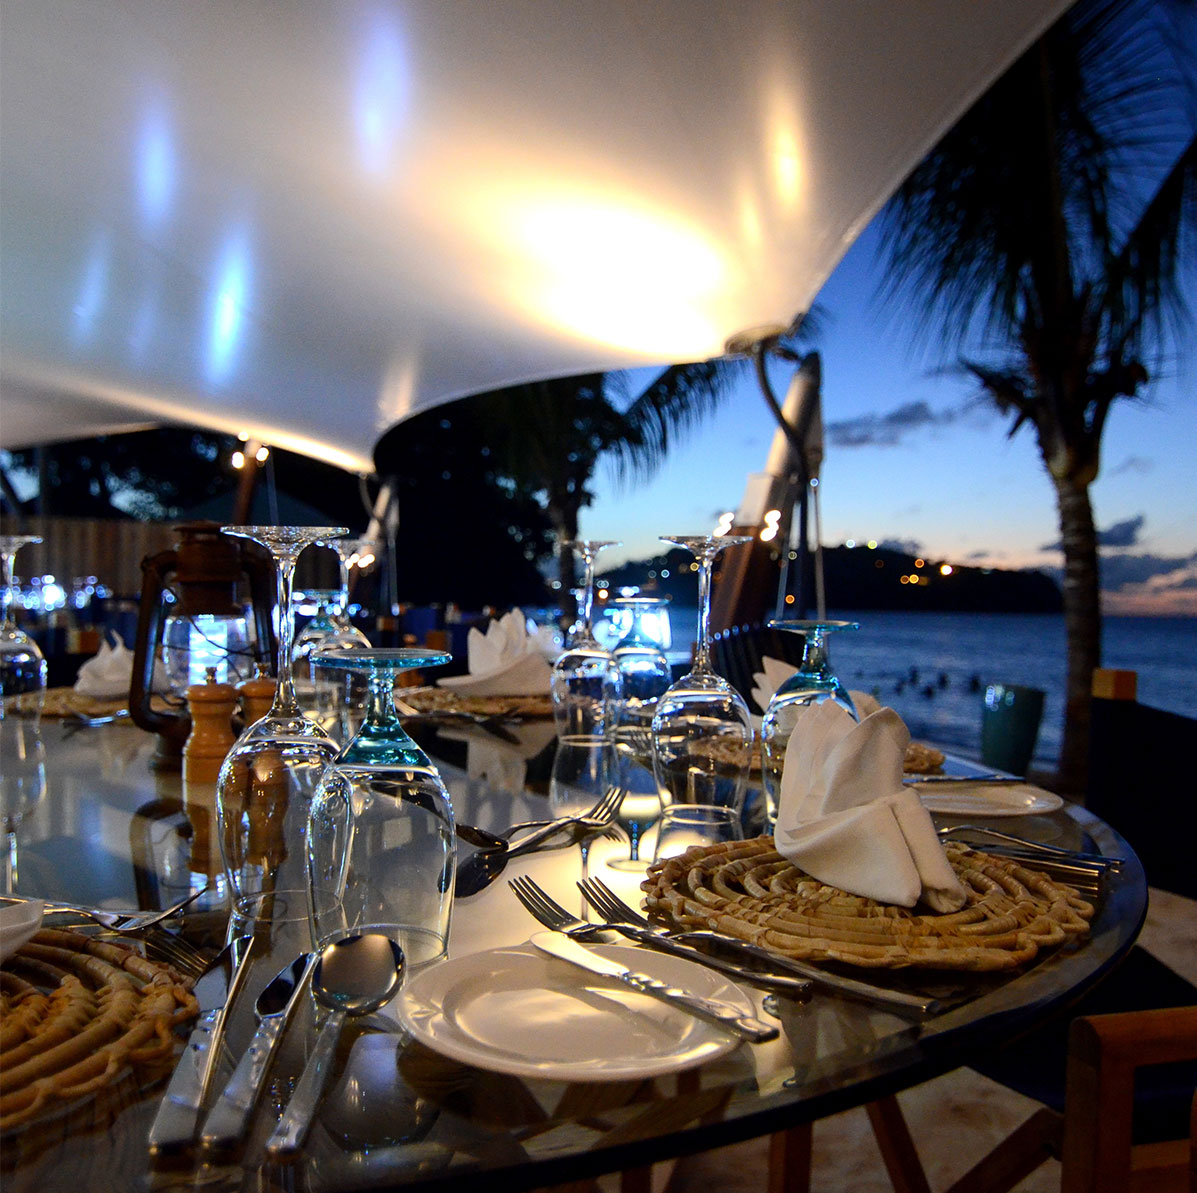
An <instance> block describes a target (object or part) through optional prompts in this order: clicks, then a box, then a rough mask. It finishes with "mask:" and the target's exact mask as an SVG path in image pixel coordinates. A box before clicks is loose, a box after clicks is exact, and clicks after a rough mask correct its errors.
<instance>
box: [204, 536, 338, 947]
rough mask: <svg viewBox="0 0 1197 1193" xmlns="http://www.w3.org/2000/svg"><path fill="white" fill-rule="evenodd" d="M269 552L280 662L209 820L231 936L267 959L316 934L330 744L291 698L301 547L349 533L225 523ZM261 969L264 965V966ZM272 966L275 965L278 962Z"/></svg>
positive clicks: (233, 755)
mask: <svg viewBox="0 0 1197 1193" xmlns="http://www.w3.org/2000/svg"><path fill="white" fill-rule="evenodd" d="M221 529H222V530H223V531H224V533H225V534H231V535H236V536H238V537H240V538H247V539H252V540H253V541H254V542H256V543H260V544H261V545H262V546H263V547H265V548H266V549H267V550H268V551H269V552H270V553H271V555H272V556H273V557H274V561H275V565H276V567H277V571H278V608H277V618H278V669H277V673H276V675H277V683H276V687H275V692H274V702H273V703H272V704H271V706H270V711H269V712H268V713H267V714H266V715H265V716H264V717H262V718H261V719H260V720H258V721H255V722H254V723H253V724H252V725H249V726H248V727H247V728H246V729H245V730H244V732H243V733H242V734H241V736H240V737H239V738H238V739H237V741H236V742H235V743H234V745H233V747H232V749H231V750H230V751H229V753H228V756H227V757H226V758H225V760H224V764H223V765H222V766H221V768H220V775H219V778H218V779H217V793H216V818H217V829H218V834H219V838H220V848H221V853H222V855H223V857H224V865H225V871H226V874H227V875H228V881H229V885H230V887H231V893H232V897H233V909H232V915H231V916H230V919H229V939H230V940H231V941H232V940H237V939H241V938H245V937H249V938H252V940H253V941H254V945H255V948H256V949H258V951H259V952H260V953H261V954H263V955H264V956H265V957H269V955H270V953H271V951H272V950H273V949H274V948H275V947H276V946H277V947H281V942H282V941H284V940H285V941H287V942H288V947H290V946H291V945H292V944H293V943H294V941H295V940H299V941H301V942H302V941H304V940H305V939H306V940H307V942H308V944H307V947H310V944H311V942H312V939H313V934H312V919H311V910H310V908H309V892H308V874H307V830H308V815H309V812H310V810H311V804H312V798H313V796H314V794H315V791H316V786H317V784H318V783H319V781H320V776H321V775H322V774H323V773H324V768H325V767H326V766H327V765H328V763H329V762H331V761H332V760H333V758H335V757H336V753H337V746H336V743H335V742H334V741H333V740H332V738H331V737H329V735H328V733H327V732H326V731H325V730H324V729H323V728H322V727H321V726H320V725H318V724H317V723H316V722H315V721H312V720H309V719H308V718H307V717H305V716H304V715H303V710H302V709H301V708H300V707H299V703H298V701H297V700H296V698H295V683H294V677H293V674H292V664H291V659H292V648H293V644H294V638H295V610H294V607H293V605H292V602H291V588H292V582H293V580H294V578H295V562H296V560H297V559H298V558H299V554H300V552H301V551H303V549H304V548H305V547H308V546H310V545H311V544H312V543H317V542H322V541H325V540H327V539H329V538H332V537H335V536H337V535H342V534H346V533H348V532H347V531H346V530H345V529H344V528H343V527H335V526H224V527H221ZM262 969H263V970H267V969H268V965H267V964H265V963H263V965H262ZM276 969H277V966H276Z"/></svg>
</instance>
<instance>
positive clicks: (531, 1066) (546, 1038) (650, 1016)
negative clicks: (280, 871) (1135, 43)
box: [395, 945, 756, 1081]
mask: <svg viewBox="0 0 1197 1193" xmlns="http://www.w3.org/2000/svg"><path fill="white" fill-rule="evenodd" d="M591 947H593V948H595V949H596V951H598V952H600V953H602V954H603V955H604V956H606V957H609V958H611V959H612V960H615V961H618V962H620V963H621V964H623V965H626V966H627V967H628V968H629V969H635V970H638V971H639V972H641V973H647V974H649V975H650V976H652V977H654V978H658V979H660V980H661V981H664V982H668V983H669V984H670V985H674V986H680V987H682V988H683V989H685V990H687V991H689V992H690V993H692V994H699V995H703V996H705V997H708V998H718V999H722V1000H723V1001H724V1002H729V1003H732V1004H734V1005H735V1006H736V1007H738V1008H740V1009H741V1010H743V1011H744V1012H745V1013H746V1014H755V1013H756V1012H755V1008H754V1007H753V1004H752V1001H751V999H749V997H748V995H747V994H745V993H744V991H743V990H741V989H740V988H739V987H738V986H736V985H735V984H734V983H733V982H730V981H728V979H727V978H725V977H723V976H722V975H721V974H718V973H716V972H715V971H714V970H710V969H704V968H703V967H702V966H700V965H695V964H694V963H693V962H691V961H687V960H685V959H684V958H680V957H670V956H667V955H666V954H664V953H651V952H649V951H648V950H642V949H635V948H630V947H627V946H624V945H594V946H591ZM395 1006H396V1010H397V1012H398V1015H399V1019H400V1021H401V1022H402V1023H403V1025H404V1027H406V1028H407V1030H408V1031H410V1032H411V1034H412V1035H413V1036H415V1037H416V1039H417V1040H419V1041H420V1042H421V1043H423V1044H426V1045H427V1046H428V1047H429V1048H431V1049H433V1050H434V1051H435V1052H439V1053H442V1054H443V1055H445V1056H448V1057H451V1058H452V1059H454V1060H459V1061H464V1062H465V1063H466V1064H471V1065H477V1066H478V1067H479V1068H482V1069H493V1070H494V1071H496V1072H499V1073H511V1074H513V1075H515V1076H517V1077H539V1078H544V1079H547V1080H552V1081H619V1080H624V1079H627V1078H640V1077H653V1076H656V1075H658V1074H661V1073H672V1072H677V1071H679V1070H681V1069H687V1068H690V1067H692V1066H694V1065H698V1064H703V1063H704V1062H706V1061H708V1060H712V1059H714V1058H715V1057H717V1056H722V1055H723V1054H724V1053H726V1052H730V1051H731V1050H732V1049H733V1048H735V1047H736V1046H737V1045H738V1044H739V1043H740V1041H739V1040H738V1039H736V1038H735V1037H734V1036H732V1035H730V1034H729V1033H728V1032H725V1031H722V1030H720V1029H719V1028H717V1027H715V1026H713V1025H711V1024H708V1023H706V1022H704V1021H703V1020H701V1019H695V1018H694V1017H693V1016H692V1015H687V1014H686V1013H685V1012H683V1011H678V1010H675V1009H674V1008H673V1007H670V1006H667V1005H666V1004H665V1003H663V1002H660V1001H659V1000H657V999H653V998H649V997H647V996H646V995H643V994H637V993H636V992H635V991H634V990H629V989H627V988H625V987H622V986H620V985H619V984H618V983H617V982H616V981H614V980H613V979H606V978H602V977H599V976H597V975H591V974H588V973H586V972H585V971H584V970H581V969H579V968H578V967H577V966H574V965H570V964H569V963H568V962H566V961H561V960H558V959H557V958H553V957H546V956H544V955H543V954H541V953H538V952H536V951H535V950H534V949H533V948H532V946H531V945H520V946H518V947H516V948H505V949H489V950H487V951H486V952H484V953H471V954H470V955H469V956H465V957H455V958H452V959H451V960H448V961H442V962H440V963H439V964H437V965H434V966H432V967H431V968H429V969H426V970H424V971H423V972H422V973H418V974H415V975H414V976H413V977H411V978H410V979H409V981H408V982H407V983H406V985H404V987H403V989H402V990H401V991H400V993H399V998H398V1000H397V1002H396V1004H395Z"/></svg>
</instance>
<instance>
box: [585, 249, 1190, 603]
mask: <svg viewBox="0 0 1197 1193" xmlns="http://www.w3.org/2000/svg"><path fill="white" fill-rule="evenodd" d="M875 243H876V237H875V233H874V230H873V229H872V228H871V229H869V230H868V231H866V233H865V234H864V236H862V237H861V239H860V240H859V241H858V242H857V244H856V245H855V246H854V247H853V248H852V250H851V251H850V252H849V253H848V255H847V256H846V257H845V259H844V261H843V262H842V263H841V265H840V267H839V268H838V269H837V270H836V272H835V273H834V274H833V275H832V277H831V278H830V279H829V281H828V283H827V285H826V286H825V287H824V288H823V291H822V292H821V293H820V295H819V299H818V302H819V304H820V305H821V306H822V307H823V308H824V310H825V312H826V315H827V318H826V321H825V324H824V326H823V328H822V331H821V333H820V335H819V336H818V339H817V342H816V343H815V344H814V345H813V347H814V348H815V349H816V350H817V351H818V352H819V353H820V355H821V357H822V364H823V418H824V423H825V426H826V448H825V451H826V454H825V459H824V463H823V469H822V503H823V541H824V543H826V544H828V545H834V544H838V543H842V542H844V541H845V540H847V539H856V540H868V539H876V540H878V541H887V542H890V543H895V544H903V545H905V546H907V547H908V548H909V549H910V550H911V551H913V552H916V553H921V554H925V555H928V556H930V557H933V558H946V559H949V560H952V561H954V562H957V563H966V564H992V565H993V566H996V567H1046V568H1058V567H1059V566H1060V564H1061V559H1062V557H1061V554H1060V552H1059V551H1056V550H1052V549H1050V548H1051V546H1052V544H1054V543H1056V542H1058V540H1059V532H1058V529H1057V523H1056V511H1055V500H1054V494H1053V490H1052V487H1051V484H1050V481H1049V480H1048V477H1047V474H1046V472H1045V470H1044V468H1043V464H1042V462H1041V460H1040V457H1039V453H1038V448H1037V446H1036V443H1035V439H1034V434H1033V432H1032V431H1031V429H1030V428H1029V427H1024V428H1023V429H1022V430H1020V431H1019V433H1018V435H1017V436H1015V437H1014V438H1013V439H1007V438H1006V430H1007V427H1008V420H1005V419H1003V418H1001V417H999V416H998V415H997V414H996V413H994V412H991V411H989V410H986V409H984V408H983V407H979V406H978V404H977V402H976V392H977V391H976V387H975V385H973V384H972V383H970V381H969V380H968V379H967V378H966V377H962V376H959V375H951V374H948V375H944V374H943V373H941V372H940V363H941V362H940V360H939V359H938V358H937V356H936V353H937V352H938V347H937V346H934V345H933V346H932V347H931V348H929V349H926V350H919V349H917V348H916V347H915V346H914V345H913V343H912V339H911V332H910V329H909V325H908V324H906V325H904V323H903V321H902V320H901V319H900V318H898V317H894V316H890V315H887V314H886V313H884V312H883V311H882V310H881V307H880V304H879V302H878V301H877V300H876V299H875V297H874V293H875V289H876V285H877V279H878V278H879V277H880V276H881V270H880V266H879V265H878V264H877V263H876V260H875ZM1189 282H1190V285H1189V292H1190V295H1191V297H1190V303H1189V305H1190V309H1191V310H1194V309H1197V302H1195V301H1194V297H1197V270H1193V271H1191V273H1190V278H1189ZM1194 348H1197V335H1194V334H1190V335H1189V336H1188V342H1187V344H1186V349H1185V354H1184V356H1183V358H1182V359H1179V360H1173V361H1171V362H1169V365H1168V367H1167V370H1166V374H1167V375H1162V376H1161V377H1160V378H1159V380H1158V381H1157V382H1156V383H1155V384H1153V385H1152V386H1151V387H1150V389H1149V390H1148V391H1147V393H1146V397H1145V400H1143V401H1138V402H1127V401H1120V402H1119V403H1117V404H1116V405H1115V407H1114V410H1113V413H1112V414H1111V417H1110V420H1109V422H1108V424H1107V427H1106V432H1105V436H1104V439H1103V445H1104V451H1103V467H1102V473H1101V476H1100V477H1099V479H1098V481H1097V482H1096V484H1094V485H1093V487H1092V488H1091V490H1090V495H1091V498H1092V500H1093V505H1094V516H1095V519H1096V522H1097V526H1098V529H1099V531H1101V532H1103V535H1104V538H1105V543H1104V546H1103V551H1102V569H1103V572H1102V575H1103V588H1104V590H1105V598H1104V599H1105V608H1106V611H1107V612H1110V613H1116V612H1127V613H1130V612H1148V611H1150V612H1174V613H1186V614H1191V615H1197V483H1194V472H1195V470H1197V400H1195V399H1197V360H1195V359H1194ZM775 377H776V382H775V386H776V389H777V391H778V394H779V396H780V395H782V394H784V392H785V388H786V385H787V383H788V378H789V374H788V372H786V371H781V370H779V371H778V372H777V373H776V374H775ZM774 429H775V424H774V422H773V418H772V415H771V414H770V413H769V410H768V408H767V407H766V405H765V403H764V400H763V399H762V397H761V396H760V392H759V390H758V388H757V385H756V381H755V378H754V377H753V376H752V373H751V371H750V370H748V369H746V370H745V379H744V382H743V383H742V385H741V386H740V387H739V390H738V392H737V393H735V394H734V395H733V396H732V397H731V398H729V399H728V400H727V401H726V402H725V404H724V406H723V408H722V409H721V410H720V412H719V413H718V414H717V415H715V416H713V417H712V418H710V419H709V420H708V421H707V422H706V423H705V424H704V426H703V427H702V428H701V429H700V430H699V431H698V432H697V433H695V434H693V435H692V436H691V437H690V438H689V439H688V440H687V441H686V442H685V443H684V444H682V445H679V446H678V447H676V448H675V449H674V450H673V451H672V452H671V454H670V457H669V459H668V461H667V462H666V464H665V465H664V466H663V467H662V468H661V470H660V471H659V472H658V473H657V474H656V476H655V477H654V478H653V479H652V480H651V481H650V482H648V483H647V484H636V485H631V486H626V487H624V488H622V489H620V488H618V487H617V486H616V485H615V484H614V482H613V481H612V479H611V477H610V476H609V474H607V473H606V472H603V473H602V475H601V476H600V478H599V483H598V498H597V500H596V501H595V503H594V505H593V506H591V507H590V508H589V509H586V510H584V511H583V512H582V523H581V529H582V533H583V535H584V536H586V537H591V538H609V539H620V540H622V541H623V544H624V546H623V547H622V548H618V549H616V548H612V549H609V550H608V551H607V552H604V554H603V556H602V559H601V562H600V567H603V566H609V565H611V564H614V563H617V562H619V561H620V560H621V559H625V558H633V559H635V558H643V557H645V556H649V555H653V554H656V553H657V552H658V551H659V550H660V549H661V548H660V544H659V542H658V538H657V536H658V535H660V534H665V533H673V534H695V533H703V532H708V531H709V530H711V529H713V527H714V524H715V521H716V519H717V518H718V516H719V515H720V514H721V513H722V512H723V511H725V510H734V509H735V508H736V507H737V506H738V505H739V502H740V498H741V496H742V495H743V490H744V484H745V481H746V478H747V477H748V475H749V474H750V473H753V472H759V471H761V470H762V469H763V467H764V464H765V458H766V456H767V454H768V450H769V445H770V443H771V441H772V436H773V433H774ZM828 601H829V604H831V605H832V606H833V607H834V604H835V594H834V593H829V594H828Z"/></svg>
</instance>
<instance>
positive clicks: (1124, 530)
mask: <svg viewBox="0 0 1197 1193" xmlns="http://www.w3.org/2000/svg"><path fill="white" fill-rule="evenodd" d="M1146 521H1147V518H1146V516H1145V515H1143V514H1137V515H1136V516H1135V517H1133V518H1127V519H1126V521H1125V522H1115V523H1114V525H1113V526H1107V527H1106V528H1105V530H1099V531H1098V532H1097V545H1098V546H1099V547H1133V546H1135V545H1136V544H1137V543H1138V541H1139V531H1140V530H1142V529H1143V524H1144V523H1145V522H1146ZM1063 549H1064V548H1063V544H1062V543H1061V542H1060V541H1059V540H1058V539H1057V540H1056V541H1055V542H1054V543H1045V544H1044V545H1043V546H1042V547H1040V548H1039V550H1040V551H1062V550H1063ZM1144 558H1146V556H1145V557H1144ZM1102 566H1103V567H1104V566H1105V564H1104V561H1103V565H1102Z"/></svg>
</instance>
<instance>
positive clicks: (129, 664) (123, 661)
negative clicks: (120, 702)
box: [75, 633, 133, 700]
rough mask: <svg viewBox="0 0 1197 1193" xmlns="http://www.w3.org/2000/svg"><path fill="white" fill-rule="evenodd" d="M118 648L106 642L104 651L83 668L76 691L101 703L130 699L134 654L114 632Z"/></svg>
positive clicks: (101, 649) (101, 644) (103, 643)
mask: <svg viewBox="0 0 1197 1193" xmlns="http://www.w3.org/2000/svg"><path fill="white" fill-rule="evenodd" d="M112 636H113V638H115V639H116V645H115V646H110V645H109V644H108V641H107V640H105V641H103V642H101V643H100V650H99V653H97V654H96V655H95V656H93V657H92V658H90V659H88V660H87V662H86V663H84V664H83V666H82V667H80V668H79V675H78V678H77V679H76V680H75V691H76V692H78V693H79V695H81V696H91V697H93V698H94V699H97V700H117V699H119V698H120V697H122V696H123V697H125V698H128V695H129V688H130V687H131V686H132V678H133V652H132V651H131V650H130V649H129V648H128V647H127V646H126V645H125V642H124V639H123V638H122V637H121V636H120V634H116V633H114V634H113V635H112Z"/></svg>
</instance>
